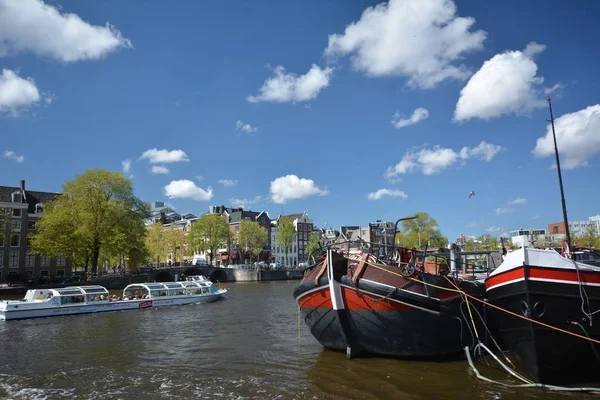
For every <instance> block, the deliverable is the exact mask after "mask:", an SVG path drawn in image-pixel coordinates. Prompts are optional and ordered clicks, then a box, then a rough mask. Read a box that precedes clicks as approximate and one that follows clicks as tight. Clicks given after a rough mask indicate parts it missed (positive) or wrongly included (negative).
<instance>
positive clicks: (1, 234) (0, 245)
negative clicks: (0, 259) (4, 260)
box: [0, 233, 4, 254]
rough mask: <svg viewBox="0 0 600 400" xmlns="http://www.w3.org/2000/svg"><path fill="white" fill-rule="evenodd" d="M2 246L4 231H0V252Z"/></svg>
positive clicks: (0, 251)
mask: <svg viewBox="0 0 600 400" xmlns="http://www.w3.org/2000/svg"><path fill="white" fill-rule="evenodd" d="M2 247H4V233H0V254H2Z"/></svg>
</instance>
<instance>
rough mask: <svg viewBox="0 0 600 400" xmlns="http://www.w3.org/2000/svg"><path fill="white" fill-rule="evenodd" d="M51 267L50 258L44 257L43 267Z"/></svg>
mask: <svg viewBox="0 0 600 400" xmlns="http://www.w3.org/2000/svg"><path fill="white" fill-rule="evenodd" d="M49 266H50V257H48V256H42V267H49Z"/></svg>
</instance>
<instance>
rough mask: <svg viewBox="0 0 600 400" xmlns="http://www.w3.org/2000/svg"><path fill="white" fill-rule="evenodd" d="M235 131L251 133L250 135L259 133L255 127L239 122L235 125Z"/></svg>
mask: <svg viewBox="0 0 600 400" xmlns="http://www.w3.org/2000/svg"><path fill="white" fill-rule="evenodd" d="M235 130H236V131H241V132H245V133H249V134H253V133H254V132H256V131H258V128H257V127H255V126H252V125H250V124H246V123H244V122H243V121H240V120H238V121H237V122H236V123H235Z"/></svg>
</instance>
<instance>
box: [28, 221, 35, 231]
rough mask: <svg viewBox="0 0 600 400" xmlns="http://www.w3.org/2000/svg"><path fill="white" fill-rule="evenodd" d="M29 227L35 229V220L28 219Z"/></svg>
mask: <svg viewBox="0 0 600 400" xmlns="http://www.w3.org/2000/svg"><path fill="white" fill-rule="evenodd" d="M27 229H30V230H32V229H35V221H27Z"/></svg>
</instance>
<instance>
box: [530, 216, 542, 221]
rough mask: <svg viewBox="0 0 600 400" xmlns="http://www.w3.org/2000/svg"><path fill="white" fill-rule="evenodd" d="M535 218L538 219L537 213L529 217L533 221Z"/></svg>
mask: <svg viewBox="0 0 600 400" xmlns="http://www.w3.org/2000/svg"><path fill="white" fill-rule="evenodd" d="M536 219H540V216H539V215H534V216H533V217H531V220H532V221H535V220H536Z"/></svg>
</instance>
